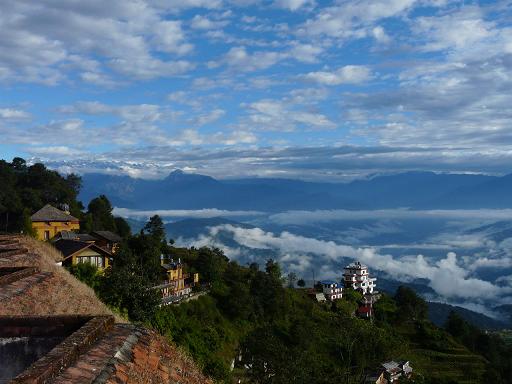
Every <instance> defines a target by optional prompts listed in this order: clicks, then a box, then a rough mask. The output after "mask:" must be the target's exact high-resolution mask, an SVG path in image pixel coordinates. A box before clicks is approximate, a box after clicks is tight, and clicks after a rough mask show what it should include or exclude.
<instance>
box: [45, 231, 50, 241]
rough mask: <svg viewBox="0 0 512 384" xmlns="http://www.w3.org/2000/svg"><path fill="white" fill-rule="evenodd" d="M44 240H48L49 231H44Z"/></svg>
mask: <svg viewBox="0 0 512 384" xmlns="http://www.w3.org/2000/svg"><path fill="white" fill-rule="evenodd" d="M44 239H45V240H50V231H44Z"/></svg>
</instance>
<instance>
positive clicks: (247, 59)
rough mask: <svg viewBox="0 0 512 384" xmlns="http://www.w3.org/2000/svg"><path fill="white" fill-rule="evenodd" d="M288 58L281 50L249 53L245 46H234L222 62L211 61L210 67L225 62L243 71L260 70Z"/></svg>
mask: <svg viewBox="0 0 512 384" xmlns="http://www.w3.org/2000/svg"><path fill="white" fill-rule="evenodd" d="M284 58H286V55H285V54H284V53H281V52H273V51H256V52H253V53H249V52H248V51H247V49H246V48H245V47H232V48H230V50H229V51H228V52H227V53H226V54H225V56H224V57H223V58H222V60H221V61H220V62H210V63H209V65H210V67H213V68H214V67H217V66H219V65H220V64H225V65H227V66H228V67H230V68H233V69H236V70H238V71H242V72H250V71H258V70H262V69H266V68H268V67H271V66H273V65H274V64H276V63H278V62H279V61H280V60H282V59H284Z"/></svg>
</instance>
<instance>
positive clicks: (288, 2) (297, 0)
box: [275, 0, 314, 11]
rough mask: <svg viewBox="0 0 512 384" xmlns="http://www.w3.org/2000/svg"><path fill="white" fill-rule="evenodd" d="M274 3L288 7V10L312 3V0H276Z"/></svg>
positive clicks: (294, 9)
mask: <svg viewBox="0 0 512 384" xmlns="http://www.w3.org/2000/svg"><path fill="white" fill-rule="evenodd" d="M275 3H276V5H277V6H278V7H281V8H285V9H289V10H290V11H296V10H298V9H300V8H302V7H304V6H305V5H308V4H314V1H312V0H277V1H276V2H275Z"/></svg>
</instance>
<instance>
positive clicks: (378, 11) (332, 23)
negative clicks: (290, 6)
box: [299, 0, 415, 39]
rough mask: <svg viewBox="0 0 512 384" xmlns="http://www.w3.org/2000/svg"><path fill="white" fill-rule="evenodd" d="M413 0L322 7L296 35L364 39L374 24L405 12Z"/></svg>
mask: <svg viewBox="0 0 512 384" xmlns="http://www.w3.org/2000/svg"><path fill="white" fill-rule="evenodd" d="M414 4H415V0H361V1H342V2H339V3H338V4H336V5H335V6H332V7H326V8H323V9H322V10H321V11H320V12H319V13H318V14H317V15H315V17H314V18H312V19H309V20H307V21H306V23H304V24H303V25H302V26H301V27H300V29H299V33H300V34H302V35H308V36H312V37H314V36H325V35H326V36H329V37H336V38H342V39H348V38H361V37H366V36H367V35H369V34H370V33H371V30H372V28H373V24H374V23H376V22H378V21H379V20H381V19H384V18H388V17H396V16H399V15H401V14H404V13H406V12H407V11H408V10H410V9H411V8H412V7H413V5H414Z"/></svg>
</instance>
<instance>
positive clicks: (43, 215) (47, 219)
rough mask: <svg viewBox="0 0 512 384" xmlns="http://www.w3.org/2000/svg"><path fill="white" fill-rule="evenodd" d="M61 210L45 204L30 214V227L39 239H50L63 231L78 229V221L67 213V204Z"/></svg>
mask: <svg viewBox="0 0 512 384" xmlns="http://www.w3.org/2000/svg"><path fill="white" fill-rule="evenodd" d="M64 208H65V209H64V210H63V211H61V210H60V209H57V208H55V207H53V206H51V205H50V204H46V205H45V206H44V207H43V208H41V209H40V210H39V211H37V212H36V213H34V214H33V215H32V216H31V220H32V228H33V229H34V232H35V234H36V236H37V238H38V239H39V240H51V239H53V238H54V237H55V236H57V235H59V234H60V233H61V232H63V231H79V230H80V221H79V220H78V219H77V218H76V217H73V216H71V215H70V214H69V208H68V207H67V206H65V207H64Z"/></svg>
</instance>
